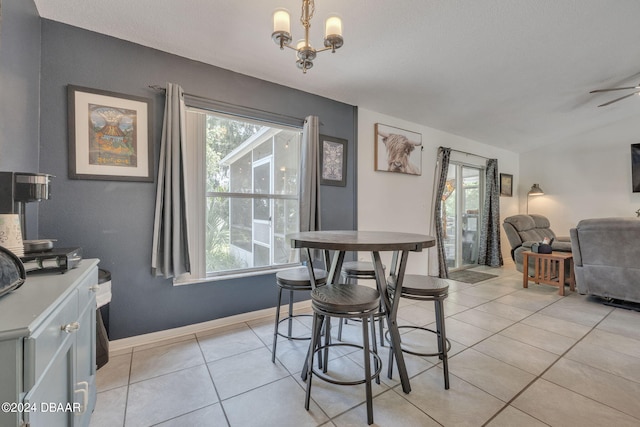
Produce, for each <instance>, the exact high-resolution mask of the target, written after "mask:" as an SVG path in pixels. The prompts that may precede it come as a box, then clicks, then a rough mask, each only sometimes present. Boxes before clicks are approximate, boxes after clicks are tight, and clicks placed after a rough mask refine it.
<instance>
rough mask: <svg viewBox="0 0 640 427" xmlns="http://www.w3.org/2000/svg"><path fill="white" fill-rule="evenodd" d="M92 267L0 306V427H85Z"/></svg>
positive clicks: (26, 288)
mask: <svg viewBox="0 0 640 427" xmlns="http://www.w3.org/2000/svg"><path fill="white" fill-rule="evenodd" d="M97 265H98V260H91V259H88V260H82V262H81V263H80V265H79V266H78V267H77V268H75V269H73V270H71V271H68V272H66V273H64V274H47V275H35V276H28V278H27V281H26V282H25V284H24V285H23V286H22V287H21V288H19V289H17V290H16V291H14V292H13V293H11V294H9V295H6V296H4V297H2V298H0V403H4V402H6V403H4V404H3V407H2V411H0V425H1V426H22V425H26V426H30V427H40V426H44V427H50V426H52V427H55V426H64V427H66V426H87V425H89V420H90V418H91V413H92V412H93V409H94V407H95V402H96V386H95V375H96V363H95V348H96V346H95V340H96V334H95V331H96V328H95V325H96V319H95V316H96V299H95V291H96V290H97V284H98V267H97Z"/></svg>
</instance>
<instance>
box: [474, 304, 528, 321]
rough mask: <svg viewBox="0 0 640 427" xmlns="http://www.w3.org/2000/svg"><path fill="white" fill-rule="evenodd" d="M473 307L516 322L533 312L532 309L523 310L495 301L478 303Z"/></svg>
mask: <svg viewBox="0 0 640 427" xmlns="http://www.w3.org/2000/svg"><path fill="white" fill-rule="evenodd" d="M475 309H476V310H480V311H484V312H487V313H491V314H493V315H494V316H500V317H504V318H505V319H509V320H513V321H516V322H517V321H519V320H522V319H524V318H525V317H528V316H531V315H532V314H533V311H529V310H525V309H523V308H518V307H512V306H510V305H506V304H501V303H499V302H495V301H491V302H488V303H486V304H482V305H479V306H478V307H475Z"/></svg>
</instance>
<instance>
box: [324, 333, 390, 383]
mask: <svg viewBox="0 0 640 427" xmlns="http://www.w3.org/2000/svg"><path fill="white" fill-rule="evenodd" d="M330 347H353V348H358V349H361V350H363V347H362V346H361V345H357V344H349V343H333V344H325V345H322V346H320V347H318V348H316V350H315V351H314V353H317V352H319V351H320V350H324V349H325V348H330ZM369 354H370V355H371V356H373V357H374V358H375V359H376V360H377V361H378V364H377V366H378V369H376V372H374V373H373V375H371V379H372V380H373V379H374V378H379V376H380V372H381V371H382V359H380V356H378V354H377V353H374V352H373V351H371V352H369ZM312 371H313V375H315V376H316V377H318V378H320V379H321V380H323V381H326V382H328V383H331V384H337V385H358V384H364V383H366V382H367V380H366V379H365V378H363V379H361V380H354V381H343V380H336V379H333V378H331V377H329V376H327V375H325V374H324V373H323V372H322V371H317V370H316V369H315V368H312Z"/></svg>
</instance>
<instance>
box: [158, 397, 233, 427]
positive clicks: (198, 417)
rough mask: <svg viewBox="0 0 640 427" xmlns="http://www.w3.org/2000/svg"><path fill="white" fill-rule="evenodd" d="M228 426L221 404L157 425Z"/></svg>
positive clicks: (167, 426)
mask: <svg viewBox="0 0 640 427" xmlns="http://www.w3.org/2000/svg"><path fill="white" fill-rule="evenodd" d="M228 425H229V423H228V422H227V419H226V417H225V415H224V412H223V411H222V406H221V405H220V403H215V404H213V405H210V406H207V407H206V408H202V409H198V410H196V411H193V412H190V413H188V414H185V415H181V416H179V417H176V418H173V419H171V420H169V421H165V422H163V423H160V424H156V426H157V427H185V426H194V427H195V426H197V427H227V426H228Z"/></svg>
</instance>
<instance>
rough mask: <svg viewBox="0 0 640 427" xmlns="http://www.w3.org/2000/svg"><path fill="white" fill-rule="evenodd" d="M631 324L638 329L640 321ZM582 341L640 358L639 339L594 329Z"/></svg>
mask: <svg viewBox="0 0 640 427" xmlns="http://www.w3.org/2000/svg"><path fill="white" fill-rule="evenodd" d="M632 326H633V327H636V328H638V329H640V322H634V323H632ZM582 343H584V344H591V345H594V346H602V348H608V349H611V350H614V351H616V352H618V353H622V354H626V355H628V356H633V357H637V358H639V359H640V340H636V339H633V338H629V337H627V336H624V335H618V334H616V333H613V332H607V331H606V330H604V329H598V328H596V329H594V330H593V331H591V333H589V335H587V336H586V337H584V339H583V340H582Z"/></svg>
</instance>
